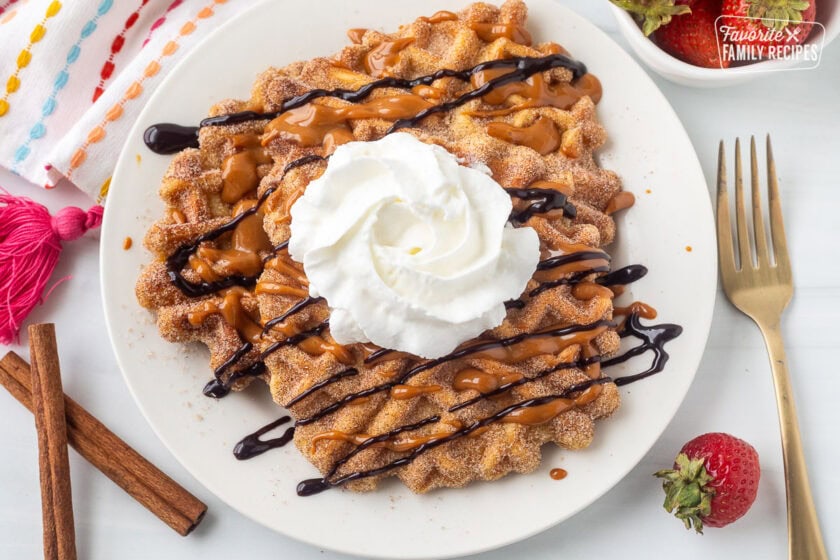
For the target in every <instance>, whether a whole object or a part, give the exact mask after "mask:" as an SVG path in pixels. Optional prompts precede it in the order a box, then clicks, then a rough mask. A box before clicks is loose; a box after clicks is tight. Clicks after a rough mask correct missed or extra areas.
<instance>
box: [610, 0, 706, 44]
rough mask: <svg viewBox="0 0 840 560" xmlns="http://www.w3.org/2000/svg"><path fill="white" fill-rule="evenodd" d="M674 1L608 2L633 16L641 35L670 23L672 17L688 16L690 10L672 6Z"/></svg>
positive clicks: (636, 0)
mask: <svg viewBox="0 0 840 560" xmlns="http://www.w3.org/2000/svg"><path fill="white" fill-rule="evenodd" d="M674 1H675V0H610V2H612V3H613V4H615V5H616V6H618V7H619V8H621V9H623V10H626V11H628V12H630V13H631V14H633V17H634V18H636V21H638V22H639V23H641V25H642V33H644V34H645V36H646V37H647V36H650V34H651V33H653V32H654V31H656V30H657V29H659V28H660V27H662V26H663V25H668V24H669V23H671V18H672V17H673V16H678V15H682V14H690V13H691V8H689V7H688V6H686V5H679V6H676V5H674Z"/></svg>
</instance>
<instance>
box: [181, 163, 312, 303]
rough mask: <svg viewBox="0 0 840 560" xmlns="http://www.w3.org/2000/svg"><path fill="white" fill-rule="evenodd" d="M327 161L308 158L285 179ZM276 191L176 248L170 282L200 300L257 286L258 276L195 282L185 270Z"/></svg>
mask: <svg viewBox="0 0 840 560" xmlns="http://www.w3.org/2000/svg"><path fill="white" fill-rule="evenodd" d="M326 159H327V158H325V157H324V156H319V155H315V154H311V155H307V156H304V157H302V158H299V159H296V160H294V161H292V162H290V163H289V164H288V165H286V167H285V168H284V169H283V175H284V176H285V174H286V173H288V172H289V171H291V170H292V169H295V168H297V167H301V166H303V165H306V164H308V163H312V162H315V161H325V160H326ZM281 180H282V178H281ZM276 189H277V187H276V186H272V187H270V188H268V189H266V190H265V192H263V194H262V196H260V198H259V199H258V200H257V202H256V203H255V204H254V205H253V206H251V207H249V208H247V209H245V210H242V211H241V212H240V213H239V214H237V215H236V216H235V217H234V218H233V219H231V220H230V221H228V222H226V223H225V224H223V225H221V226H219V227H218V228H216V229H214V230H211V231H208V232H206V233H203V234H201V235H199V236H198V237H197V238H196V239H195V241H193V242H192V243H190V244H187V245H182V246H181V247H179V248H178V249H176V250H175V252H174V253H172V254H171V255H170V256H169V258H167V259H166V269H167V274H168V275H169V280H170V281H171V282H172V283H173V284H174V285H175V287H177V288H178V289H179V290H181V292H182V293H183V294H184V295H186V296H188V297H193V298H197V297H201V296H206V295H210V294H212V293H214V292H218V291H221V290H224V289H227V288H230V287H232V286H244V287H249V286H253V285H254V284H255V283H256V281H257V278H256V274H255V275H245V274H233V275H231V276H226V277H225V278H221V279H212V280H208V279H202V280H201V281H199V282H192V281H189V280H187V279H186V278H184V276H183V274H182V272H181V271H182V270H183V268H184V266H185V265H186V264H187V263H188V262H189V261H190V258H191V257H192V256H193V255H194V254H195V253H196V252H197V251H198V250H199V248H200V247H201V246H202V244H203V243H205V242H207V241H214V240H216V239H218V238H219V237H221V236H222V235H224V234H226V233H229V232H231V231H234V230H236V229H237V228H238V227H239V225H240V224H242V223H243V222H245V221H246V220H247V219H248V218H250V217H252V216H254V215H255V214H257V212H258V210H259V208H260V206H261V205H262V204H263V203H264V202H265V201H266V200H267V199H268V198H269V197H270V196H271V195H272V194H274V192H275V190H276ZM263 235H264V234H263Z"/></svg>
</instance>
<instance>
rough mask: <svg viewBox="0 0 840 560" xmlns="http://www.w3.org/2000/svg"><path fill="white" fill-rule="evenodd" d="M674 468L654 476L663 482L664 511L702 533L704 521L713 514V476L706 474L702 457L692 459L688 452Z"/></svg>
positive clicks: (687, 527)
mask: <svg viewBox="0 0 840 560" xmlns="http://www.w3.org/2000/svg"><path fill="white" fill-rule="evenodd" d="M674 464H675V468H674V469H665V470H661V471H659V472H657V473H654V475H653V476H655V477H657V478H661V479H663V482H662V489H663V490H665V503H664V504H663V506H664V507H665V511H667V512H668V513H674V515H675V516H676V517H677V519H681V520H682V522H683V524H685V528H686V529H691V527H692V526H693V527H694V530H695V531H697V532H698V533H701V534H702V533H703V518H704V517H706V516H707V515H709V514H710V513H711V512H712V496H714V495H715V489H714V488H712V487H711V486H709V485H708V484H709V482H711V481H712V477H711V476H710V475H709V473H707V472H706V467H705V466H704V460H703V458H702V457H701V458H699V459H689V458H688V455H686V454H685V453H680V454H679V455H677V459H676V461H675V462H674Z"/></svg>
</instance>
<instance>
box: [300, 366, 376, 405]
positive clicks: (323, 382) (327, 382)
mask: <svg viewBox="0 0 840 560" xmlns="http://www.w3.org/2000/svg"><path fill="white" fill-rule="evenodd" d="M358 373H359V370H357V369H356V368H349V369H345V370H342V371H340V372H338V373H336V374H334V375H331V376H329V377H327V378H326V379H323V380H321V381H319V382H318V383H315V384H314V385H313V386H312V387H310V388H309V389H307V390H305V391H303V392H302V393H300V394H299V395H298V396H296V397H295V398H293V399H292V400H290V401H289V402H288V403H286V406H285V407H284V408H290V407H292V406H294V405H296V404H297V403H299V402H300V401H302V400H303V399H305V398H306V397H308V396H309V395H312V394H314V393H315V392H316V391H318V390H319V389H323V388H324V387H326V386H327V385H332V384H333V383H336V382H338V381H341V380H342V379H344V378H345V377H352V376H354V375H357V374H358Z"/></svg>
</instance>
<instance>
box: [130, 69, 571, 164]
mask: <svg viewBox="0 0 840 560" xmlns="http://www.w3.org/2000/svg"><path fill="white" fill-rule="evenodd" d="M559 67H563V68H568V69H569V70H571V71H572V75H573V77H574V79H578V78H580V77H581V76H583V75H584V74H586V66H585V65H584V64H583V63H582V62H579V61H577V60H573V59H571V58H569V57H567V56H565V55H562V54H550V55H547V56H541V57H525V56H523V57H515V58H506V59H500V60H489V61H487V62H482V63H481V64H477V65H475V66H473V67H472V68H469V69H467V70H451V69H448V68H444V69H442V70H438V71H437V72H434V73H432V74H428V75H426V76H420V77H418V78H414V79H411V80H408V79H404V78H396V77H386V78H381V79H379V80H375V81H373V82H370V83H367V84H365V85H363V86H362V87H360V88H358V89H341V88H338V89H329V90H328V89H313V90H310V91H308V92H306V93H304V94H301V95H298V96H295V97H291V98H289V99H287V100H285V101H283V102H282V103H281V104H280V108H279V109H278V110H276V111H271V112H265V113H258V112H256V111H241V112H238V113H230V114H227V115H219V116H217V117H208V118H206V119H204V120H202V121H201V123H200V124H199V126H182V125H178V124H172V123H159V124H154V125H152V126H150V127H149V128H148V129H146V132H145V133H144V134H143V140H144V141H145V143H146V146H148V148H149V149H150V150H152V151H153V152H155V153H157V154H173V153H175V152H178V151H180V150H183V149H185V148H198V146H199V143H198V131H199V129H200V128H202V127H205V126H224V125H231V124H239V123H243V122H249V121H256V120H269V119H274V118H277V117H279V116H280V115H282V114H283V113H285V112H286V111H289V110H291V109H295V108H297V107H301V106H303V105H306V104H307V103H309V102H310V101H314V100H315V99H319V98H321V97H335V98H338V99H341V100H343V101H349V102H351V103H356V102H358V101H362V100H364V99H365V98H367V97H368V96H369V95H370V94H371V93H373V92H374V91H375V90H377V89H380V88H398V89H411V88H413V87H416V86H421V85H431V84H432V83H433V82H435V81H436V80H440V79H442V78H456V79H459V80H462V81H468V80H469V79H470V78H471V77H472V76H473V75H474V74H477V73H478V72H482V71H484V70H489V69H491V68H511V71H510V72H509V73H507V74H503V75H501V76H498V77H496V78H493V79H492V80H489V81H487V82H486V83H484V84H483V85H482V86H480V87H478V88H476V89H474V90H471V91H469V92H468V93H466V94H464V95H461V96H460V97H457V98H456V99H453V100H452V101H449V102H446V103H441V104H439V105H433V106H432V107H429V108H427V109H424V110H423V111H420V112H419V113H417V114H416V115H415V116H413V117H411V118H408V119H400V120H398V121H396V122H395V123H394V124H393V125H392V126H391V128H389V129H388V133H390V132H394V131H396V130H399V129H401V128H406V127H413V126H416V125H417V124H418V123H419V122H420V121H422V120H423V119H425V118H426V117H428V116H429V115H432V114H435V113H441V112H444V111H449V110H451V109H454V108H456V107H459V106H461V105H463V104H464V103H467V102H468V101H471V100H473V99H477V98H479V97H481V96H483V95H486V94H487V93H489V92H491V91H493V90H494V89H496V88H498V87H500V86H503V85H506V84H509V83H512V82H519V81H522V80H525V79H527V78H529V77H531V76H532V75H534V74H537V73H539V72H544V71H546V70H551V69H552V68H559Z"/></svg>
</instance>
